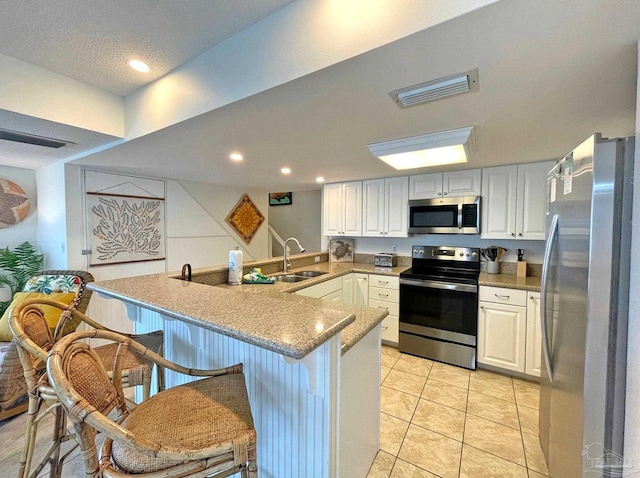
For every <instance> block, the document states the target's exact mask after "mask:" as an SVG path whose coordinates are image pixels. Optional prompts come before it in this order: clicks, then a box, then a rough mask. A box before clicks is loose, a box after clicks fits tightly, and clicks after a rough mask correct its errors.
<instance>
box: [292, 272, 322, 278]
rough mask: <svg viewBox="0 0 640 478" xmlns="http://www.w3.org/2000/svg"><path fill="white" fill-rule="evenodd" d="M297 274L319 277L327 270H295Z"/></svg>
mask: <svg viewBox="0 0 640 478" xmlns="http://www.w3.org/2000/svg"><path fill="white" fill-rule="evenodd" d="M293 274H294V275H296V276H300V277H318V276H321V275H324V274H326V272H320V271H300V272H294V273H293Z"/></svg>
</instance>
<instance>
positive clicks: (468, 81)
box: [389, 68, 480, 108]
mask: <svg viewBox="0 0 640 478" xmlns="http://www.w3.org/2000/svg"><path fill="white" fill-rule="evenodd" d="M479 88H480V83H479V81H478V69H477V68H476V69H475V70H471V71H467V72H466V73H457V74H455V75H449V76H444V77H442V78H437V79H435V80H431V81H427V82H425V83H420V84H419V85H413V86H408V87H406V88H402V89H399V90H395V91H391V92H389V94H390V95H391V98H393V100H394V101H395V102H396V104H397V105H398V106H399V107H400V108H408V107H409V106H415V105H420V104H422V103H428V102H431V101H437V100H441V99H443V98H448V97H450V96H456V95H462V94H464V93H471V92H473V91H478V89H479Z"/></svg>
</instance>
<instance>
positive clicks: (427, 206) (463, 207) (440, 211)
mask: <svg viewBox="0 0 640 478" xmlns="http://www.w3.org/2000/svg"><path fill="white" fill-rule="evenodd" d="M408 232H409V233H410V234H480V197H479V196H472V197H459V198H436V199H415V200H411V201H409V229H408Z"/></svg>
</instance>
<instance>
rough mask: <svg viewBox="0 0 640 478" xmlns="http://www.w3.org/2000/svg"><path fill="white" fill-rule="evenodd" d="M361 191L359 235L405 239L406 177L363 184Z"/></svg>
mask: <svg viewBox="0 0 640 478" xmlns="http://www.w3.org/2000/svg"><path fill="white" fill-rule="evenodd" d="M362 190H363V192H362V195H363V199H362V204H363V212H362V235H363V236H370V237H407V205H408V201H409V183H408V179H407V177H406V176H403V177H399V178H386V179H374V180H370V181H363V182H362Z"/></svg>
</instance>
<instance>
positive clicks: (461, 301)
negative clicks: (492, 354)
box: [398, 246, 480, 370]
mask: <svg viewBox="0 0 640 478" xmlns="http://www.w3.org/2000/svg"><path fill="white" fill-rule="evenodd" d="M411 257H412V262H411V269H409V270H407V271H405V272H402V273H400V336H399V344H398V348H399V349H400V351H401V352H405V353H409V354H412V355H418V356H420V357H425V358H429V359H433V360H438V361H440V362H445V363H449V364H452V365H458V366H460V367H466V368H469V369H472V370H475V368H476V338H477V332H478V275H479V273H480V250H479V249H474V248H470V247H434V246H413V248H412V250H411Z"/></svg>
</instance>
